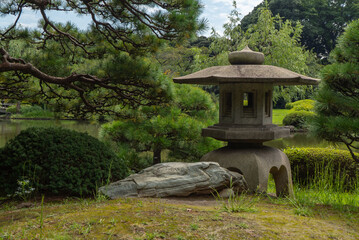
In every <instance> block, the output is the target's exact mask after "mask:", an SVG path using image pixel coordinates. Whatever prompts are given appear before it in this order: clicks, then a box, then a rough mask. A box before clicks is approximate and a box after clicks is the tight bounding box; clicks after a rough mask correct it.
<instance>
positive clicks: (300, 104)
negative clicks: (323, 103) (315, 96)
mask: <svg viewBox="0 0 359 240" xmlns="http://www.w3.org/2000/svg"><path fill="white" fill-rule="evenodd" d="M314 103H315V101H314V100H312V99H304V100H299V101H296V102H292V103H287V104H286V105H285V108H286V109H292V110H293V111H313V109H314Z"/></svg>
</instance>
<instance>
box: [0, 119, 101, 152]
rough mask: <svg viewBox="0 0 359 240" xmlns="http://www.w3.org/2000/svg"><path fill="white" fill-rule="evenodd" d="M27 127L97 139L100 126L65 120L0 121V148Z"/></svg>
mask: <svg viewBox="0 0 359 240" xmlns="http://www.w3.org/2000/svg"><path fill="white" fill-rule="evenodd" d="M29 127H63V128H67V129H72V130H75V131H79V132H87V133H88V134H89V135H91V136H94V137H98V132H99V128H100V125H99V124H91V123H89V122H80V121H67V120H65V121H64V120H61V121H60V120H0V147H3V146H4V145H5V143H6V142H7V141H9V140H10V139H12V138H14V137H15V136H16V135H18V134H19V133H20V131H21V130H24V129H26V128H29Z"/></svg>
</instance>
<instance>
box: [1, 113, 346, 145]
mask: <svg viewBox="0 0 359 240" xmlns="http://www.w3.org/2000/svg"><path fill="white" fill-rule="evenodd" d="M54 126H58V127H64V128H68V129H72V130H75V131H79V132H87V133H88V134H89V135H91V136H94V137H96V138H97V137H98V134H99V129H100V126H101V125H100V124H98V123H90V122H81V121H67V120H0V147H3V146H4V145H5V143H6V142H7V141H9V140H10V139H12V138H14V137H15V136H16V135H17V134H19V133H20V131H21V130H24V129H26V128H29V127H54ZM265 145H267V146H271V147H276V148H279V149H284V148H286V147H328V146H333V147H335V148H340V149H346V147H345V145H343V144H339V145H336V146H334V145H331V144H329V143H328V142H326V141H321V140H318V139H316V138H314V137H311V136H309V135H308V134H306V133H295V134H293V135H291V136H290V137H287V138H283V139H277V140H273V141H269V142H266V143H265Z"/></svg>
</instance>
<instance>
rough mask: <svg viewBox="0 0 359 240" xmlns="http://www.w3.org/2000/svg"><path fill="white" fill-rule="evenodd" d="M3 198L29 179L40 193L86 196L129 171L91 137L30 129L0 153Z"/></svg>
mask: <svg viewBox="0 0 359 240" xmlns="http://www.w3.org/2000/svg"><path fill="white" fill-rule="evenodd" d="M0 153H1V155H0V195H7V194H13V193H14V192H15V190H16V188H17V181H18V180H24V179H27V180H29V181H30V184H31V185H32V187H34V188H35V189H36V191H38V192H40V193H50V194H61V195H66V196H70V195H75V196H86V195H90V194H93V193H94V191H95V190H96V187H100V186H101V185H103V184H105V183H106V182H107V181H108V180H111V181H115V180H119V179H122V178H124V177H125V176H126V175H127V168H126V166H125V165H124V163H123V161H122V160H120V159H119V158H118V157H117V156H116V155H115V154H114V153H113V152H112V151H111V150H110V149H109V148H108V147H106V145H105V144H104V143H102V142H100V141H99V140H97V139H96V138H94V137H92V136H89V135H88V134H87V133H79V132H76V131H73V130H68V129H62V128H28V129H26V130H24V131H21V133H20V134H19V135H18V136H16V137H15V138H14V139H12V140H10V141H9V142H8V143H7V144H6V145H5V147H4V148H2V149H1V150H0Z"/></svg>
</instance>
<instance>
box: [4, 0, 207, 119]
mask: <svg viewBox="0 0 359 240" xmlns="http://www.w3.org/2000/svg"><path fill="white" fill-rule="evenodd" d="M25 9H26V10H27V11H31V12H33V13H35V12H38V13H40V15H41V21H39V23H38V28H36V29H24V28H22V27H21V26H19V22H18V19H19V18H20V17H21V16H22V15H23V14H24V10H25ZM201 10H202V5H200V3H199V1H198V0H185V1H168V0H146V1H130V0H121V1H113V0H101V1H87V0H86V1H85V0H56V1H52V0H26V1H24V0H12V1H10V0H5V1H0V15H1V16H8V15H15V16H16V18H15V20H14V22H12V23H10V24H9V26H8V27H5V28H0V99H1V98H6V99H18V100H24V99H26V100H28V101H33V100H36V99H38V98H39V100H41V101H48V102H49V101H50V102H51V100H54V101H55V102H56V104H58V105H64V101H66V102H67V103H68V102H69V103H70V104H69V106H66V107H68V108H69V109H76V111H80V110H83V111H88V112H101V111H105V112H111V111H112V112H113V109H112V108H111V107H112V106H115V105H117V104H122V105H123V106H125V105H132V106H133V107H135V106H138V105H153V104H159V103H161V102H163V100H166V99H168V92H167V91H166V86H165V85H166V84H164V83H163V82H160V81H159V80H158V75H157V72H158V71H157V69H156V67H154V66H153V64H152V60H151V59H150V56H151V54H153V53H155V52H156V51H158V49H159V48H160V47H161V45H162V44H163V42H164V41H166V40H168V41H175V42H177V41H181V40H184V39H188V38H190V37H191V36H192V35H193V34H195V33H196V32H197V31H198V30H199V29H203V28H204V23H205V22H204V20H200V19H199V15H200V13H201ZM50 12H51V13H53V12H58V13H62V14H63V13H65V12H75V13H77V14H78V15H80V16H87V17H91V25H90V26H89V27H88V29H86V30H80V29H78V28H77V27H76V26H75V25H74V24H73V23H70V22H68V23H65V24H64V23H59V22H56V21H53V18H51V16H49V13H50Z"/></svg>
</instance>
